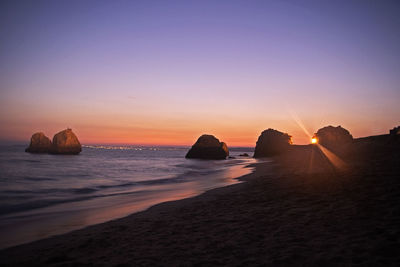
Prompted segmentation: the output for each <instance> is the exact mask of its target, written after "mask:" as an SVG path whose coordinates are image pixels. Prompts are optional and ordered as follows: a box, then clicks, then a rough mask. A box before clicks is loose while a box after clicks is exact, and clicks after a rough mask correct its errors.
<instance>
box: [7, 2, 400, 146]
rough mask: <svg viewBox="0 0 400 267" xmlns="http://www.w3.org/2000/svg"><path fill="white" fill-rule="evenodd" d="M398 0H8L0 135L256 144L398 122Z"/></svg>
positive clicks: (370, 131) (378, 129) (369, 131)
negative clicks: (65, 132) (272, 133)
mask: <svg viewBox="0 0 400 267" xmlns="http://www.w3.org/2000/svg"><path fill="white" fill-rule="evenodd" d="M399 14H400V2H399V1H294V0H293V1H282V0H281V1H217V0H214V1H204V0H202V1H85V0H82V1H4V0H3V1H1V3H0V90H1V91H0V125H1V131H0V139H2V140H10V141H27V142H28V141H29V138H30V136H31V135H32V133H34V132H37V131H43V132H45V133H46V135H48V136H49V137H50V138H51V137H52V136H53V135H54V134H55V133H56V132H58V131H60V130H62V129H65V128H67V127H71V128H72V129H73V130H74V132H75V133H76V134H77V135H78V137H79V139H80V140H81V143H84V144H89V143H129V144H161V145H167V144H170V145H173V144H175V145H191V144H192V143H193V142H194V141H195V140H196V139H197V137H198V136H199V135H201V134H203V133H210V134H214V135H215V136H216V137H218V138H219V139H221V140H223V141H225V142H227V144H228V146H242V145H249V146H254V144H255V141H256V140H257V137H258V135H259V134H260V132H261V131H262V130H264V129H266V128H275V129H278V130H280V131H284V132H288V133H289V134H291V135H293V140H294V142H295V143H299V144H302V143H309V140H308V137H307V136H306V135H305V134H304V133H303V131H302V130H301V129H300V127H299V126H298V125H297V124H296V122H295V120H294V119H293V117H292V115H291V114H295V116H297V117H299V118H300V119H301V120H302V121H303V123H304V125H305V127H306V128H307V129H308V130H309V131H310V132H311V133H313V132H316V131H317V130H318V128H321V127H323V126H326V125H329V124H331V125H342V126H343V127H345V128H347V129H348V130H349V131H350V132H351V133H352V134H353V136H355V137H360V136H368V135H374V134H381V133H386V132H388V131H389V129H390V128H393V127H394V126H397V125H399V124H400V106H399V100H400V52H399V48H400V16H399Z"/></svg>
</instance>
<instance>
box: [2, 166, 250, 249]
mask: <svg viewBox="0 0 400 267" xmlns="http://www.w3.org/2000/svg"><path fill="white" fill-rule="evenodd" d="M251 164H252V163H250V164H249V163H245V162H239V163H236V164H231V165H227V166H226V168H225V169H224V170H218V171H216V172H214V173H211V174H206V175H204V176H201V177H197V178H198V179H201V182H196V183H195V184H193V182H190V181H189V182H186V183H184V184H181V183H178V184H175V185H174V184H171V185H169V184H167V185H160V186H158V187H157V188H154V189H153V191H152V192H150V191H146V192H144V193H143V194H141V195H137V193H135V192H134V194H133V195H131V194H127V195H121V196H118V195H117V196H112V197H107V198H95V199H90V200H87V201H85V202H88V201H89V203H91V204H86V205H87V206H88V207H86V208H84V207H85V206H83V208H84V210H83V211H80V210H79V209H77V208H78V207H80V206H82V205H84V204H82V203H81V202H67V203H61V204H57V205H53V206H49V207H43V208H39V209H33V210H28V211H23V212H16V213H11V214H9V215H8V214H6V215H4V216H3V219H4V221H2V228H3V229H2V244H0V251H1V250H4V249H8V248H12V247H15V246H20V245H27V244H30V243H32V242H36V241H41V240H43V239H47V238H52V237H57V236H62V235H64V234H69V233H72V232H74V231H77V230H82V229H85V228H87V227H91V226H95V225H98V224H103V223H107V222H110V221H114V220H118V219H122V218H125V217H127V216H130V215H133V214H136V213H138V212H143V211H146V210H147V209H149V208H151V207H152V206H154V205H158V204H161V203H164V202H169V201H179V200H183V199H186V198H192V197H196V196H198V195H201V194H203V193H205V192H207V191H209V190H212V189H214V188H219V187H224V186H227V185H231V184H237V183H241V182H242V181H240V180H239V178H240V177H242V176H243V175H240V174H241V173H251V172H252V170H251V168H253V167H252V166H251ZM187 175H188V174H187ZM180 176H183V174H182V175H179V176H177V177H180ZM210 178H211V179H210ZM219 179H222V180H219ZM214 183H215V184H214ZM192 184H193V185H192ZM171 186H173V187H174V190H173V191H171V188H170V187H171ZM203 187H204V188H203ZM208 187H211V189H207V188H208ZM188 189H189V190H188ZM93 201H96V202H93ZM105 201H106V202H105ZM103 202H105V204H101V203H103ZM95 203H99V204H95ZM94 205H95V206H94ZM99 205H102V206H99ZM104 205H106V206H104ZM96 206H99V207H96ZM103 206H104V207H103ZM74 207H75V208H74ZM74 209H77V210H76V211H75V210H74ZM32 216H33V217H32ZM66 216H68V217H66ZM14 218H15V219H14ZM20 218H21V219H20ZM43 220H47V221H46V224H45V225H47V227H45V226H43ZM14 221H15V222H14ZM6 227H7V228H6ZM61 227H62V228H61ZM7 229H9V230H7ZM16 231H17V232H23V233H24V232H25V233H24V234H20V235H19V236H15V235H14V234H13V233H14V232H16ZM38 235H40V237H39V238H38ZM5 241H7V245H3V244H5V243H6V242H5Z"/></svg>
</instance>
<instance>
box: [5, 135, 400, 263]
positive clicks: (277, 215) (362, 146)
mask: <svg viewBox="0 0 400 267" xmlns="http://www.w3.org/2000/svg"><path fill="white" fill-rule="evenodd" d="M374 140H375V139H374ZM374 140H372V141H371V140H369V139H368V140H367V139H366V140H362V141H360V142H358V143H357V149H355V150H353V151H352V152H351V153H347V154H346V157H345V162H346V164H347V168H346V169H344V170H338V169H336V168H333V167H332V166H331V164H330V163H329V162H328V161H326V160H325V159H324V157H322V156H321V153H319V152H318V150H317V148H316V147H315V146H297V147H294V148H293V149H292V151H291V152H290V153H288V154H286V155H284V156H280V157H278V158H275V159H274V162H273V163H262V164H257V166H256V171H255V172H254V173H253V174H251V175H248V176H246V177H243V179H244V180H246V182H245V183H242V184H237V185H233V186H227V187H223V188H218V189H214V190H211V191H208V192H206V193H204V194H202V195H200V196H197V197H194V198H190V199H185V200H179V201H174V202H168V203H163V204H159V205H156V206H154V207H152V208H150V209H149V210H147V211H144V212H140V213H137V214H133V215H131V216H128V217H126V218H123V219H119V220H116V221H111V222H107V223H104V224H100V225H95V226H91V227H88V228H85V229H83V230H79V231H75V232H72V233H69V234H65V235H62V236H57V237H53V238H50V239H46V240H41V241H37V242H34V243H31V244H27V245H22V246H17V247H14V248H10V249H6V250H3V251H0V263H1V264H3V265H10V266H15V265H24V266H32V265H40V266H42V265H56V266H77V265H96V266H101V265H105V266H114V265H118V266H125V265H126V266H130V265H134V266H215V265H225V266H237V265H241V266H254V265H256V266H259V265H265V264H267V265H296V266H297V265H304V266H310V265H313V266H315V265H317V266H322V265H368V266H377V265H381V266H390V265H392V266H399V265H400V176H399V174H400V172H399V171H400V154H399V151H400V150H399V145H398V144H399V142H397V143H395V144H393V143H390V142H389V143H388V142H383V143H382V142H381V143H379V144H378V145H375V144H377V143H376V142H375V141H374ZM371 142H372V143H373V144H374V145H371ZM311 162H312V164H311Z"/></svg>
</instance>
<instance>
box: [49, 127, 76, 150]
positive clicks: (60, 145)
mask: <svg viewBox="0 0 400 267" xmlns="http://www.w3.org/2000/svg"><path fill="white" fill-rule="evenodd" d="M81 151H82V146H81V144H80V143H79V140H78V138H77V137H76V135H75V134H74V133H73V132H72V130H71V129H66V130H64V131H61V132H59V133H57V134H56V135H54V137H53V147H52V150H51V153H53V154H79V153H80V152H81Z"/></svg>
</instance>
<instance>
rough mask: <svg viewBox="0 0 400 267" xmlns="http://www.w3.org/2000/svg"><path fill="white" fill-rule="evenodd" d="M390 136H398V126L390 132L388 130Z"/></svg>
mask: <svg viewBox="0 0 400 267" xmlns="http://www.w3.org/2000/svg"><path fill="white" fill-rule="evenodd" d="M389 133H390V135H394V136H396V135H397V136H398V135H400V126H397V127H394V128H393V129H392V130H390V132H389Z"/></svg>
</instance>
